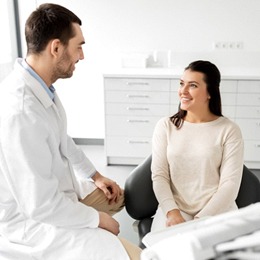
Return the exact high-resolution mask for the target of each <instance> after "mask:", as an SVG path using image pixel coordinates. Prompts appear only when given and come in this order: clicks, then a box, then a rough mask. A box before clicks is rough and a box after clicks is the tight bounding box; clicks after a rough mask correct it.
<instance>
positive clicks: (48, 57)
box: [0, 4, 140, 260]
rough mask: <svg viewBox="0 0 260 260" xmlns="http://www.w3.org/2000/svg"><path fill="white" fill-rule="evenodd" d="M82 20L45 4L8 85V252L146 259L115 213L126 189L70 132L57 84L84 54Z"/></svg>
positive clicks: (3, 222)
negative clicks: (123, 236)
mask: <svg viewBox="0 0 260 260" xmlns="http://www.w3.org/2000/svg"><path fill="white" fill-rule="evenodd" d="M80 25H81V20H80V19H79V18H78V17H77V16H76V15H75V14H74V13H72V12H71V11H69V10H68V9H66V8H64V7H62V6H59V5H55V4H43V5H41V6H39V8H38V9H36V10H35V11H34V12H33V13H32V14H31V15H30V17H29V18H28V20H27V22H26V26H25V36H26V42H27V56H26V59H17V61H16V63H15V66H14V70H13V72H12V73H11V74H10V75H9V76H8V77H7V78H6V79H5V80H4V81H3V82H2V84H1V87H0V91H1V95H0V189H1V193H0V259H19V260H23V259H26V260H27V259H44V260H49V259H51V260H53V259H62V260H64V259H68V260H72V259H75V260H81V259H88V260H90V259H113V260H115V259H120V260H121V259H129V258H130V259H139V256H140V249H139V248H138V247H136V246H134V245H133V244H131V243H130V242H128V241H126V240H124V239H119V238H118V237H117V235H118V234H119V224H118V222H117V221H116V220H115V219H113V218H112V217H111V215H112V214H114V213H115V212H118V211H119V210H120V209H121V208H122V207H123V200H124V198H123V192H122V190H121V189H120V187H119V186H118V185H117V184H116V183H115V182H114V181H112V180H110V179H108V178H106V177H104V176H102V175H101V174H100V173H99V172H98V171H96V169H95V167H94V165H93V164H92V163H91V162H90V161H89V160H88V159H87V158H86V157H85V155H84V153H83V152H82V151H81V150H80V149H79V148H77V146H76V145H75V144H74V142H73V140H72V139H71V137H69V136H68V135H67V132H66V115H65V112H64V109H63V107H62V104H61V102H60V100H59V98H58V96H57V94H56V93H55V89H54V87H53V85H52V84H53V83H54V82H55V81H56V80H58V79H60V78H69V77H71V76H72V75H73V71H74V69H75V64H76V63H77V62H78V61H79V60H82V59H83V58H84V55H83V50H82V45H83V44H84V43H85V40H84V37H83V35H82V31H81V28H80Z"/></svg>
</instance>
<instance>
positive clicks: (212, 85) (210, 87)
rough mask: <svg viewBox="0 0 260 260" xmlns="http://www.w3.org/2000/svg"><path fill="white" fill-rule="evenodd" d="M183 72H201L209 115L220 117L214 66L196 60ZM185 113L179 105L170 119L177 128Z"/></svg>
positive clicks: (218, 74)
mask: <svg viewBox="0 0 260 260" xmlns="http://www.w3.org/2000/svg"><path fill="white" fill-rule="evenodd" d="M185 70H191V71H196V72H201V73H203V74H204V81H205V83H206V85H207V91H208V93H209V96H210V99H209V110H210V112H211V113H213V114H214V115H217V116H222V107H221V97H220V90H219V85H220V80H221V76H220V72H219V70H218V68H217V67H216V65H214V64H213V63H211V62H209V61H203V60H198V61H194V62H192V63H190V64H189V66H188V67H186V68H185ZM186 114H187V111H186V110H182V109H181V108H180V105H179V110H178V112H177V113H176V114H175V115H173V116H171V117H170V119H171V121H172V122H173V124H174V125H175V126H176V127H177V128H181V127H182V124H183V120H184V117H185V116H186Z"/></svg>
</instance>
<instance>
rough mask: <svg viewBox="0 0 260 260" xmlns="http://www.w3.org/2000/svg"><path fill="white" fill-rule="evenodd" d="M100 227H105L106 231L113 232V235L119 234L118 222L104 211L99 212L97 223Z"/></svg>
mask: <svg viewBox="0 0 260 260" xmlns="http://www.w3.org/2000/svg"><path fill="white" fill-rule="evenodd" d="M98 226H99V227H100V228H103V229H106V230H107V231H109V232H111V233H113V234H114V235H116V236H117V235H118V234H119V232H120V231H119V223H118V222H117V221H116V220H115V219H113V218H112V217H111V216H109V215H108V214H107V213H105V212H99V225H98Z"/></svg>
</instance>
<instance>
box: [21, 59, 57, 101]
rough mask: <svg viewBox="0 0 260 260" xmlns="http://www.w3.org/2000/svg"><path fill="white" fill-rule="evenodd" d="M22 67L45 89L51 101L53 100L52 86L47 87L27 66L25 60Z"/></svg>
mask: <svg viewBox="0 0 260 260" xmlns="http://www.w3.org/2000/svg"><path fill="white" fill-rule="evenodd" d="M22 66H23V68H24V69H26V70H27V71H28V72H29V73H30V74H31V75H32V76H33V77H34V78H35V79H36V80H37V81H39V83H40V84H41V86H42V87H43V88H44V89H45V91H46V92H47V93H48V95H49V97H50V98H51V99H52V100H53V99H54V92H55V88H54V86H53V85H51V86H50V87H48V86H47V85H46V84H45V82H44V81H43V80H42V78H41V77H40V76H39V75H38V74H37V73H36V72H35V71H34V70H33V69H32V68H31V67H30V66H29V64H28V63H27V62H26V60H25V59H23V60H22Z"/></svg>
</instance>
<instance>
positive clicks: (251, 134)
mask: <svg viewBox="0 0 260 260" xmlns="http://www.w3.org/2000/svg"><path fill="white" fill-rule="evenodd" d="M236 108H237V109H236V120H235V121H236V122H237V124H238V125H239V126H240V128H241V130H242V133H243V138H244V140H245V161H246V163H247V166H248V167H250V168H255V169H259V168H260V81H257V80H239V81H238V90H237V107H236Z"/></svg>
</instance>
